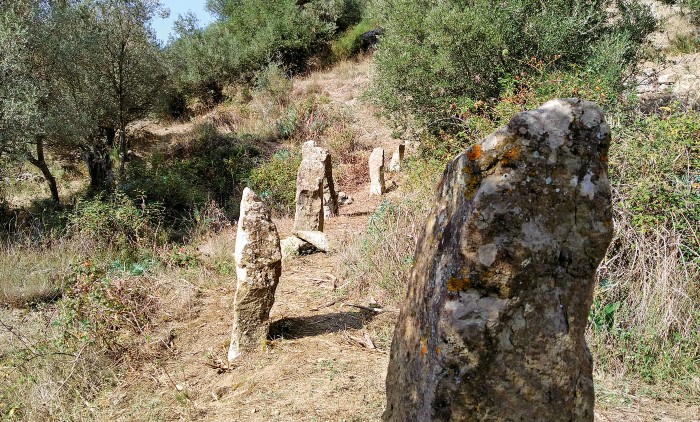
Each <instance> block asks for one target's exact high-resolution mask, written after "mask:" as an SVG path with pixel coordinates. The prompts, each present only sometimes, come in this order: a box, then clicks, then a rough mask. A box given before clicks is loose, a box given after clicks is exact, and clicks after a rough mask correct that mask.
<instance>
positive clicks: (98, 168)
mask: <svg viewBox="0 0 700 422" xmlns="http://www.w3.org/2000/svg"><path fill="white" fill-rule="evenodd" d="M100 134H101V137H102V136H104V137H106V141H107V142H106V143H103V142H102V140H101V139H100V140H99V141H98V142H93V143H91V145H88V146H87V147H86V148H85V149H84V150H83V154H82V156H83V161H84V162H85V166H86V167H87V169H88V174H90V189H92V190H104V189H107V188H109V187H110V186H111V185H112V183H113V182H114V173H113V171H112V157H111V156H110V155H109V154H110V150H111V147H112V146H113V145H114V138H115V135H116V131H115V130H114V128H108V127H101V128H100Z"/></svg>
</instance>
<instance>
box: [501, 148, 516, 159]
mask: <svg viewBox="0 0 700 422" xmlns="http://www.w3.org/2000/svg"><path fill="white" fill-rule="evenodd" d="M519 155H520V148H518V147H513V148H511V149H509V150H508V151H506V153H505V154H503V158H501V162H505V161H513V160H514V159H516V158H518V156H519Z"/></svg>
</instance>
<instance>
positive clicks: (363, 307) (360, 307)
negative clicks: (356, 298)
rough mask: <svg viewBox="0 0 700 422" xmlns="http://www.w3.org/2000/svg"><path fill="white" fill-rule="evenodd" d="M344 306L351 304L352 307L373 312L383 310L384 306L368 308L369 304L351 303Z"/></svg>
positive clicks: (377, 312) (376, 312)
mask: <svg viewBox="0 0 700 422" xmlns="http://www.w3.org/2000/svg"><path fill="white" fill-rule="evenodd" d="M344 306H351V307H353V308H357V309H362V310H363V311H368V312H374V313H375V314H379V313H382V312H384V308H370V307H369V306H362V305H353V304H352V303H346V304H345V305H344Z"/></svg>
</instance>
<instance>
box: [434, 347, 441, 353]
mask: <svg viewBox="0 0 700 422" xmlns="http://www.w3.org/2000/svg"><path fill="white" fill-rule="evenodd" d="M435 354H436V355H439V354H440V346H435Z"/></svg>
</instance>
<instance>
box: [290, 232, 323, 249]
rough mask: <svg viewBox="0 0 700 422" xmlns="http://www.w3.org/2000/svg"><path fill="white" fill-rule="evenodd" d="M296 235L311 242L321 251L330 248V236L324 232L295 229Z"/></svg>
mask: <svg viewBox="0 0 700 422" xmlns="http://www.w3.org/2000/svg"><path fill="white" fill-rule="evenodd" d="M294 236H296V237H298V238H299V239H301V240H304V241H306V242H309V243H310V244H312V245H313V246H314V247H315V248H316V249H318V250H319V251H321V252H328V250H329V246H328V245H329V244H328V238H327V237H326V235H325V234H323V232H319V231H306V230H295V231H294Z"/></svg>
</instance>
